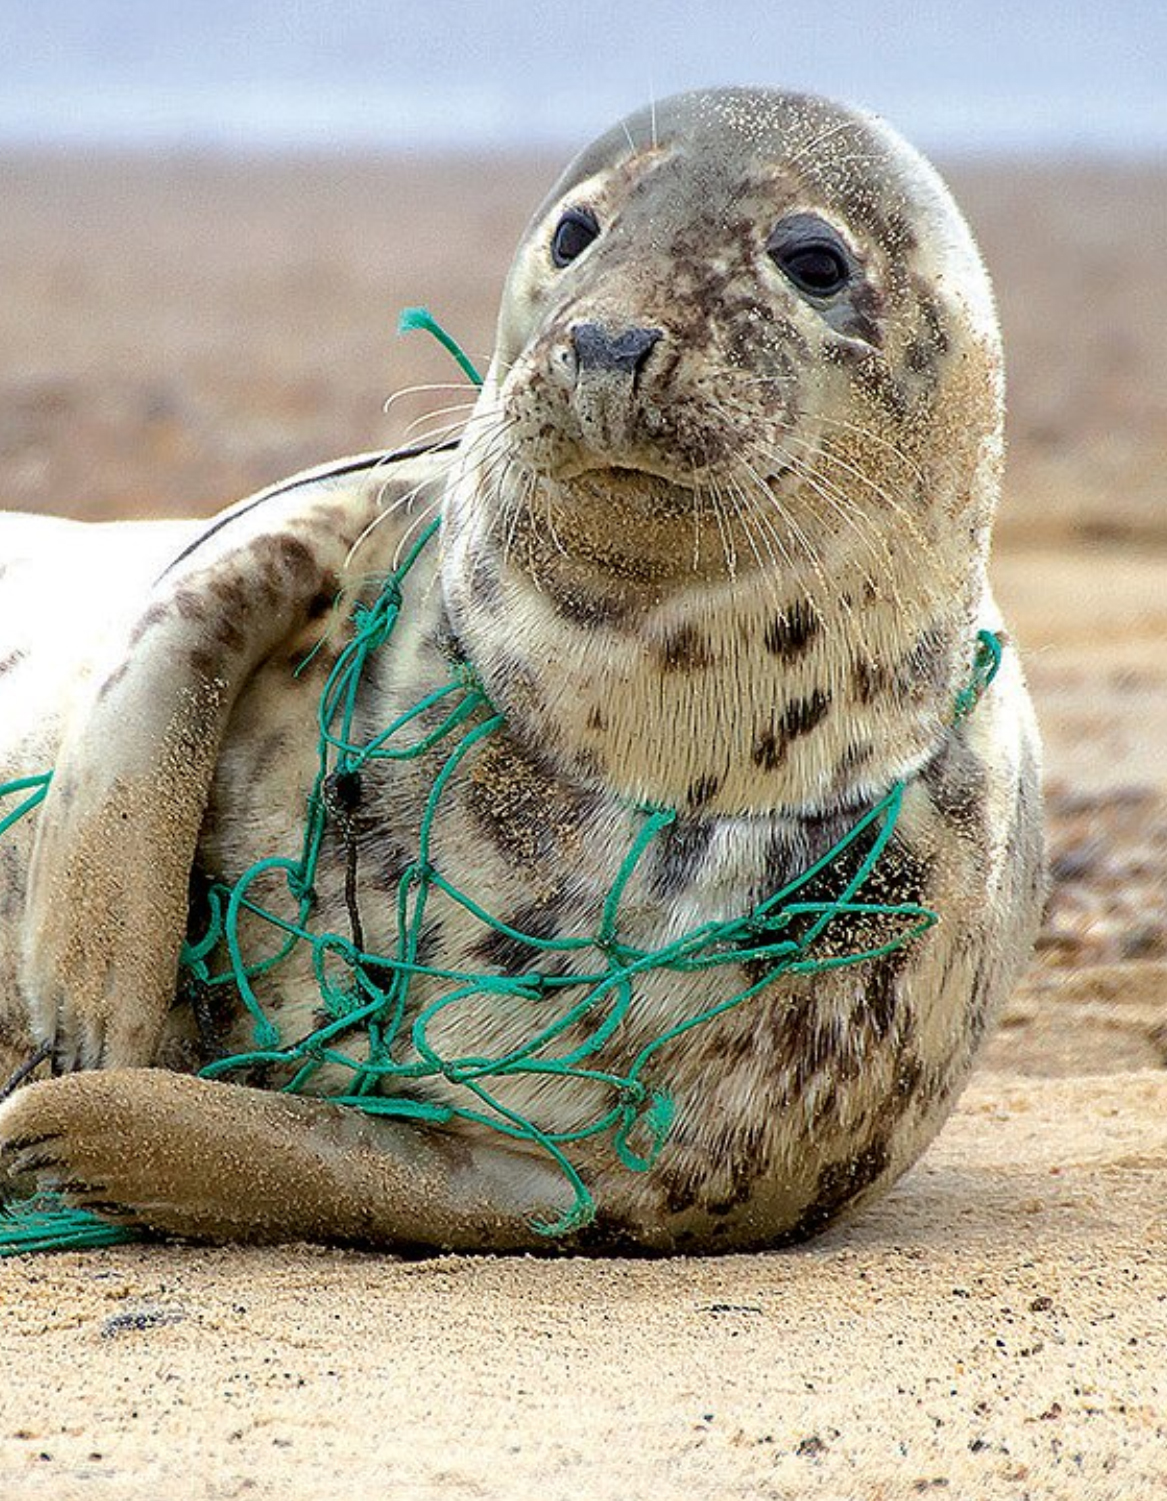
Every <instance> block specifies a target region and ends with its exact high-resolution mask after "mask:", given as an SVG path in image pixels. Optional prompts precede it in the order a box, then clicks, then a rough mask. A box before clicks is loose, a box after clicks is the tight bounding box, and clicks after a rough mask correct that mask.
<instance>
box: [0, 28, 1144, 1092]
mask: <svg viewBox="0 0 1167 1501" xmlns="http://www.w3.org/2000/svg"><path fill="white" fill-rule="evenodd" d="M1165 80H1167V6H1165V5H1164V4H1163V0H1116V3H1115V4H1114V5H1111V6H1103V5H1100V4H1098V3H1097V0H1093V3H1090V4H1085V3H1074V0H1024V3H1019V0H965V3H961V4H951V5H939V4H937V5H926V4H922V3H919V0H917V3H914V4H912V3H902V0H867V3H862V0H830V3H822V4H819V5H807V4H805V3H797V4H795V3H791V0H720V3H718V4H717V5H713V4H699V3H696V0H668V3H666V0H636V3H632V0H597V3H585V0H577V3H575V4H574V5H564V4H549V3H548V4H542V3H535V0H490V3H482V4H469V3H466V4H454V3H451V0H381V3H369V0H283V3H279V0H185V3H184V4H183V5H182V6H181V7H179V6H168V5H162V4H159V3H158V0H43V3H41V4H36V5H34V4H30V3H22V0H0V480H2V488H0V504H3V505H6V506H12V507H20V508H26V509H33V510H50V511H61V512H65V513H67V514H72V515H78V516H85V517H90V518H110V517H116V516H137V515H148V514H161V513H169V514H177V513H186V512H191V511H200V512H208V511H211V510H214V509H217V508H218V507H219V506H221V505H223V504H225V503H227V502H228V501H230V500H232V499H233V498H235V497H237V496H239V495H241V494H244V493H246V492H247V491H249V490H251V489H253V488H255V487H257V486H260V485H262V484H266V483H268V482H270V481H273V480H276V479H278V478H281V477H282V476H284V475H286V474H288V473H289V472H291V471H293V470H295V469H296V468H299V467H302V466H304V465H308V464H314V463H318V462H320V461H323V460H325V459H327V458H330V457H333V456H337V455H341V454H344V453H346V452H352V451H356V450H367V449H372V448H378V447H381V446H384V445H387V444H390V443H393V442H395V441H397V440H399V439H400V438H401V437H402V436H403V435H404V434H405V433H406V432H407V431H408V430H409V427H410V424H411V423H414V422H417V421H419V420H420V429H418V430H420V431H422V432H424V431H429V430H431V428H432V427H433V426H435V425H436V424H438V423H440V422H442V421H444V420H447V418H448V417H449V416H455V417H456V416H457V415H458V413H457V411H454V412H452V413H443V411H442V409H443V408H448V407H456V406H457V404H458V403H460V402H462V401H464V400H465V399H466V392H465V390H464V389H457V388H455V389H449V390H445V389H438V390H431V391H426V392H419V393H417V394H415V395H413V396H409V397H407V398H406V399H403V400H401V401H399V402H397V403H395V405H394V406H393V408H392V410H391V411H390V412H389V413H385V411H384V410H383V407H384V403H385V401H386V399H387V398H388V397H389V396H390V395H391V394H392V393H394V392H397V391H400V390H402V389H403V388H407V387H409V386H411V385H414V384H417V383H422V384H434V385H438V386H441V385H444V384H445V383H449V382H455V383H456V381H457V372H456V371H455V370H454V368H453V366H452V364H451V362H450V361H449V360H448V358H447V357H446V356H445V355H443V354H442V352H441V351H440V350H439V349H437V348H436V346H433V345H432V344H431V343H430V342H428V341H427V340H426V339H425V338H424V336H421V335H417V334H414V335H412V336H410V337H409V338H407V339H399V338H397V337H396V336H395V334H394V326H395V322H396V315H397V312H398V310H399V309H400V308H401V307H403V306H406V305H412V304H418V303H423V304H426V305H428V306H429V307H430V308H431V309H432V310H433V312H434V313H435V314H436V316H437V317H438V318H439V319H440V320H441V321H442V322H443V323H444V324H445V325H446V326H447V327H448V328H449V329H450V330H451V332H452V333H453V334H455V336H457V337H458V338H459V339H460V340H461V341H462V343H463V344H464V345H465V347H466V348H467V349H468V350H469V352H470V353H471V354H472V356H473V357H474V358H475V359H476V360H477V361H479V362H480V363H482V364H484V363H485V361H486V359H487V358H488V356H489V352H490V347H491V342H492V328H493V322H494V316H495V308H496V305H497V298H498V292H499V287H500V284H501V281H502V277H503V274H504V272H505V269H506V265H507V262H508V261H509V258H510V255H511V251H512V249H513V246H514V243H515V240H516V238H517V236H518V234H519V233H520V231H521V228H522V226H523V224H524V223H525V221H526V219H527V217H528V216H529V214H530V212H531V210H532V209H533V208H534V206H535V205H536V204H537V203H538V201H539V200H540V198H541V197H542V195H543V193H544V192H545V190H546V188H547V186H548V185H549V183H550V181H551V180H552V178H553V176H554V175H555V174H556V173H557V171H558V169H559V168H560V167H561V166H562V165H563V164H564V162H565V160H566V158H567V157H568V156H569V155H570V154H571V153H572V151H573V150H574V149H575V148H576V147H577V146H580V145H582V144H584V143H585V142H586V141H587V140H588V139H589V138H591V137H592V136H593V135H594V134H596V133H597V132H598V131H599V130H601V129H603V128H605V127H606V126H607V125H609V124H610V123H612V122H613V121H614V120H615V119H616V118H617V117H618V116H619V115H621V114H622V113H624V112H626V111H627V110H630V109H633V108H635V107H637V106H639V105H641V104H643V103H645V102H647V101H648V100H649V99H651V98H653V97H656V98H660V97H663V96H664V95H666V94H668V93H670V92H673V91H674V90H677V89H680V88H685V87H690V86H694V85H699V84H715V83H761V84H771V85H778V86H788V87H795V88H802V89H808V90H812V91H815V92H820V93H827V94H833V95H837V96H841V97H845V98H847V99H850V100H852V101H854V102H857V103H860V104H863V105H866V106H867V107H869V108H872V109H875V110H877V111H879V112H880V113H882V114H884V115H886V116H887V117H888V118H889V119H890V120H891V121H892V123H893V124H895V125H896V126H898V127H899V128H900V129H901V130H902V131H903V132H904V133H905V134H906V135H907V136H909V138H911V139H912V140H914V141H915V142H916V143H917V144H918V145H920V146H921V147H923V148H924V149H925V150H926V151H927V152H928V153H929V154H931V155H932V156H933V157H934V158H935V159H936V160H937V162H938V164H939V165H940V167H941V169H942V171H944V173H945V174H946V176H947V177H948V179H949V181H950V183H951V184H952V186H953V188H954V190H955V192H956V195H957V197H958V199H959V201H960V202H961V203H962V205H963V206H964V208H965V210H966V212H967V214H968V216H969V218H970V220H971V222H972V224H973V227H974V230H975V232H976V234H977V236H978V239H979V240H980V243H981V245H982V248H983V250H984V253H985V256H986V259H987V261H988V264H989V267H990V270H991V272H992V274H993V277H994V281H995V284H996V287H997V292H998V298H999V302H1000V308H1001V315H1002V322H1003V325H1004V330H1005V338H1006V347H1007V351H1008V369H1009V383H1010V411H1009V437H1010V458H1009V467H1008V475H1007V494H1006V501H1005V504H1004V507H1003V511H1002V516H1001V522H1000V526H999V529H998V534H997V555H996V559H995V576H996V583H997V587H998V591H999V593H1000V594H1001V596H1002V598H1003V602H1004V604H1005V606H1006V610H1007V613H1008V616H1009V619H1010V623H1011V625H1012V627H1013V628H1014V629H1015V631H1016V632H1017V637H1018V639H1019V641H1020V642H1021V643H1022V646H1023V650H1024V654H1025V661H1026V665H1027V668H1028V671H1029V674H1030V678H1031V681H1032V682H1033V685H1034V688H1035V692H1036V695H1037V698H1038V704H1039V710H1040V713H1041V717H1042V721H1043V726H1044V729H1045V733H1046V739H1047V746H1048V751H1049V768H1050V777H1049V790H1050V806H1051V812H1052V815H1053V818H1052V826H1053V835H1054V857H1055V860H1054V863H1055V876H1056V878H1057V883H1056V886H1055V894H1054V900H1053V903H1052V905H1051V909H1050V916H1049V920H1048V922H1047V926H1046V932H1045V934H1044V935H1043V942H1042V965H1041V966H1039V969H1038V971H1037V972H1036V975H1035V978H1034V979H1033V981H1031V984H1030V987H1029V989H1028V990H1027V991H1026V992H1024V993H1023V994H1022V995H1021V996H1020V997H1019V998H1018V999H1017V1000H1016V1001H1015V1003H1014V1007H1013V1011H1012V1012H1011V1013H1010V1016H1009V1017H1007V1018H1006V1026H1005V1028H1004V1029H1003V1030H1002V1032H1001V1033H1000V1034H999V1035H998V1038H997V1040H996V1041H995V1042H994V1044H993V1046H994V1048H996V1049H998V1050H1002V1049H1003V1050H1005V1058H1004V1061H1005V1062H1006V1063H1009V1062H1010V1060H1011V1061H1012V1063H1013V1064H1016V1065H1017V1066H1028V1067H1033V1068H1035V1069H1037V1070H1038V1071H1053V1072H1057V1071H1059V1070H1065V1069H1071V1068H1076V1067H1080V1066H1083V1060H1084V1059H1086V1060H1087V1061H1088V1062H1089V1066H1091V1067H1094V1068H1106V1067H1121V1066H1131V1065H1132V1064H1136V1065H1143V1066H1156V1067H1161V1066H1164V1065H1165V1064H1167V1026H1165V1025H1164V1018H1165V1017H1167V919H1165V917H1164V912H1165V909H1167V902H1164V895H1165V892H1164V884H1163V883H1164V875H1163V873H1164V867H1165V865H1167V757H1164V755H1163V751H1162V747H1163V746H1164V745H1165V744H1167V653H1164V650H1163V646H1164V640H1165V638H1167V359H1165V358H1164V345H1165V343H1167V313H1165V309H1167V253H1165V247H1167V81H1165ZM427 412H428V413H430V414H431V415H430V416H428V417H427V416H426V413H427ZM1085 965H1092V966H1095V968H1093V969H1090V970H1087V971H1083V966H1085ZM1098 966H1101V968H1100V969H1099V968H1098ZM1083 972H1085V973H1087V974H1088V976H1093V977H1094V978H1093V979H1089V980H1088V981H1087V982H1083V985H1082V986H1079V990H1075V989H1074V986H1075V985H1078V983H1079V982H1078V979H1077V978H1075V977H1076V976H1080V975H1081V974H1082V973H1083ZM1103 972H1105V974H1106V975H1108V976H1110V978H1109V979H1108V980H1106V982H1105V984H1104V985H1103V983H1102V981H1100V980H1098V978H1097V977H1098V975H1100V974H1102V973H1103ZM1043 986H1044V987H1045V989H1043V988H1042V987H1043ZM1100 986H1102V989H1101V990H1100V988H1099V987H1100ZM1051 987H1052V989H1051ZM1103 991H1105V994H1106V995H1107V996H1109V997H1110V999H1109V1000H1107V1003H1106V1005H1105V1006H1102V1005H1100V1003H1099V996H1100V995H1101V994H1102V993H1103ZM1055 994H1056V997H1057V999H1058V1004H1057V1006H1047V1005H1046V1004H1045V1000H1047V999H1049V997H1050V996H1052V995H1055ZM1120 1002H1121V1004H1120ZM1026 1007H1028V1008H1029V1009H1028V1010H1026ZM1116 1008H1117V1009H1116ZM1069 1010H1072V1011H1073V1017H1072V1018H1071V1019H1072V1021H1073V1025H1072V1026H1067V1025H1066V1022H1067V1017H1068V1011H1069ZM998 1061H1001V1059H1000V1058H998Z"/></svg>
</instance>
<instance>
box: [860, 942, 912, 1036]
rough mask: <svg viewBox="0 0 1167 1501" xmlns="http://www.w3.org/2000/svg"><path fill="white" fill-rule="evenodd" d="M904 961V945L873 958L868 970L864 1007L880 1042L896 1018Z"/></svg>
mask: <svg viewBox="0 0 1167 1501" xmlns="http://www.w3.org/2000/svg"><path fill="white" fill-rule="evenodd" d="M903 965H904V953H903V950H902V949H900V950H896V951H894V952H893V953H890V954H884V955H883V956H882V958H879V959H874V960H872V962H871V963H870V964H869V965H868V966H867V967H866V970H865V971H864V975H865V981H866V983H865V984H864V987H863V1002H862V1010H863V1013H864V1015H865V1016H866V1018H867V1020H868V1021H869V1023H870V1025H871V1030H872V1032H873V1033H874V1034H875V1038H876V1041H877V1042H884V1041H886V1039H887V1037H888V1034H889V1033H890V1032H891V1029H892V1026H893V1024H894V1022H895V1018H896V1009H897V1003H898V1001H899V976H900V972H901V971H902V969H903Z"/></svg>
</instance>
